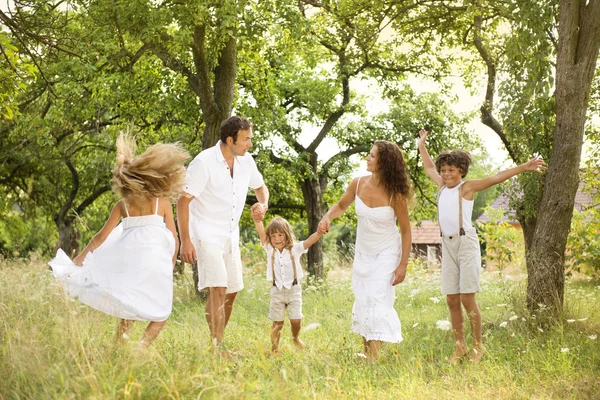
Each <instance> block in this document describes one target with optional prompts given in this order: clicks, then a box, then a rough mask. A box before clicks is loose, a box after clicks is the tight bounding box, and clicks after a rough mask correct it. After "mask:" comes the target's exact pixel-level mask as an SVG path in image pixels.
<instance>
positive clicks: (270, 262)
mask: <svg viewBox="0 0 600 400" xmlns="http://www.w3.org/2000/svg"><path fill="white" fill-rule="evenodd" d="M253 218H254V225H255V226H256V230H257V231H258V236H259V237H260V244H261V246H262V247H263V248H264V249H265V251H266V252H267V280H269V281H271V282H272V287H271V306H270V311H269V319H271V320H272V321H273V327H272V328H271V350H272V351H273V352H276V351H277V349H278V348H279V338H280V336H281V330H282V329H283V322H284V319H285V315H284V313H285V309H286V308H287V310H288V318H289V319H290V325H291V326H292V339H293V341H294V344H295V345H296V346H297V347H299V348H300V349H303V348H304V343H303V342H302V341H301V340H300V338H299V337H298V335H299V334H300V328H301V327H302V288H301V287H300V279H302V277H303V276H304V274H303V273H302V266H301V265H300V256H301V255H302V254H304V253H306V252H307V251H308V249H309V248H310V246H312V245H313V244H315V243H317V241H319V239H320V238H321V236H322V233H319V232H315V233H313V234H312V235H310V236H309V237H308V239H306V240H304V241H303V242H296V238H295V237H294V233H293V232H292V227H291V226H290V224H289V222H287V221H286V220H285V219H283V218H280V217H276V218H273V219H272V220H271V222H270V223H269V225H268V226H267V230H266V231H265V228H264V226H263V223H262V218H261V215H255V214H253Z"/></svg>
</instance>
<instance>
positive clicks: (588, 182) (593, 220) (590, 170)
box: [565, 145, 600, 275]
mask: <svg viewBox="0 0 600 400" xmlns="http://www.w3.org/2000/svg"><path fill="white" fill-rule="evenodd" d="M599 150H600V147H599V146H597V145H596V146H595V147H594V149H593V150H592V151H591V153H592V154H591V157H590V158H589V160H588V161H587V163H586V168H585V169H584V170H583V173H582V177H581V181H582V182H583V183H584V185H583V189H582V192H584V193H586V194H588V195H589V196H591V198H592V202H591V203H590V204H587V205H585V206H584V207H583V209H582V210H581V211H578V210H575V211H574V212H573V219H572V220H571V233H570V234H569V238H568V240H567V251H566V254H565V263H566V265H567V267H568V268H569V269H570V270H572V271H577V272H583V273H586V274H590V275H593V274H598V273H600V207H599V206H598V205H599V204H600V178H599V177H598V167H599V165H598V160H599V158H598V157H597V155H598V151H599Z"/></svg>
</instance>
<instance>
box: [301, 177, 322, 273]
mask: <svg viewBox="0 0 600 400" xmlns="http://www.w3.org/2000/svg"><path fill="white" fill-rule="evenodd" d="M301 186H302V194H303V196H304V204H306V214H307V217H308V232H309V234H312V233H313V232H316V231H317V228H318V227H319V221H320V220H321V217H322V216H323V214H324V211H323V208H324V207H323V193H322V191H321V186H320V185H319V181H318V180H317V179H316V178H313V179H306V180H304V181H302V183H301ZM307 270H308V275H309V277H310V278H315V279H321V278H324V275H325V270H324V267H323V243H322V241H321V240H319V241H318V242H317V243H315V244H314V245H312V247H311V248H310V249H309V250H308V266H307Z"/></svg>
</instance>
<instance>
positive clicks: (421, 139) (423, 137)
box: [418, 129, 429, 144]
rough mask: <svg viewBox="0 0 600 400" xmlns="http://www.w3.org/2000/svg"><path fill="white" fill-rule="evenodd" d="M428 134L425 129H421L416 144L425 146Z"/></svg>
mask: <svg viewBox="0 0 600 400" xmlns="http://www.w3.org/2000/svg"><path fill="white" fill-rule="evenodd" d="M428 133H429V132H427V131H426V130H425V129H421V130H420V131H419V141H418V144H425V140H427V134H428Z"/></svg>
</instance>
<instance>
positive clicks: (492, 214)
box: [479, 207, 525, 271]
mask: <svg viewBox="0 0 600 400" xmlns="http://www.w3.org/2000/svg"><path fill="white" fill-rule="evenodd" d="M505 212H506V210H503V209H502V208H497V209H492V208H489V207H488V208H487V209H486V210H485V213H486V215H487V216H488V218H489V219H490V221H489V222H486V223H483V224H480V225H479V226H480V234H481V239H482V240H483V242H484V243H485V245H486V251H485V262H486V265H487V266H488V267H491V268H493V269H494V270H498V271H504V270H505V269H506V268H507V267H509V266H517V267H518V268H523V267H524V265H525V245H524V243H523V235H522V233H521V231H520V230H519V229H515V228H514V227H513V226H512V225H510V224H509V223H507V222H504V221H502V219H503V217H504V214H505Z"/></svg>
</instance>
